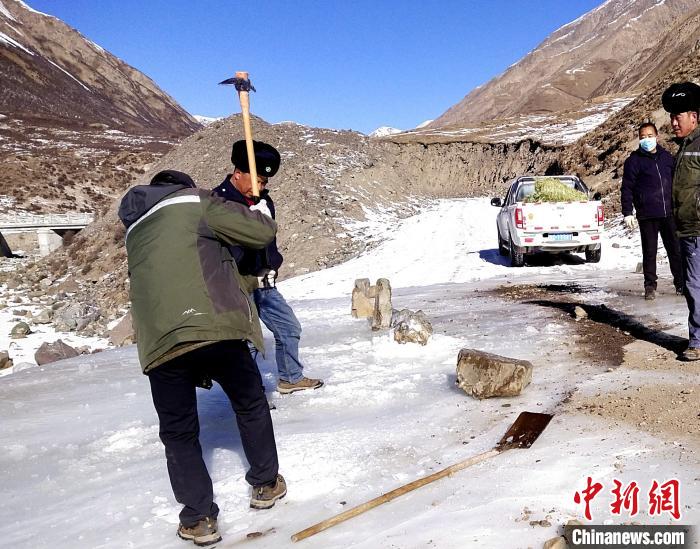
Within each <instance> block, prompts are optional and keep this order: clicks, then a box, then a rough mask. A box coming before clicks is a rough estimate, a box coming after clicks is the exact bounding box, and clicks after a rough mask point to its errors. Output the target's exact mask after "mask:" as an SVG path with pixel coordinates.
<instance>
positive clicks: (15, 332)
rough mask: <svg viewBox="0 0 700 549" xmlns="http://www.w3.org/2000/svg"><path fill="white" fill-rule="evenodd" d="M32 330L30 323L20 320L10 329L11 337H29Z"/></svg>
mask: <svg viewBox="0 0 700 549" xmlns="http://www.w3.org/2000/svg"><path fill="white" fill-rule="evenodd" d="M31 333H32V330H31V328H30V327H29V324H27V323H26V322H18V323H17V324H15V325H14V326H13V328H12V330H11V331H10V337H11V338H12V339H22V338H23V337H27V335H29V334H31Z"/></svg>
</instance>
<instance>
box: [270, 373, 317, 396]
mask: <svg viewBox="0 0 700 549" xmlns="http://www.w3.org/2000/svg"><path fill="white" fill-rule="evenodd" d="M322 385H323V381H322V380H320V379H311V378H308V377H302V378H301V379H300V380H299V381H297V382H296V383H289V381H282V380H281V379H280V380H279V381H278V382H277V390H278V391H279V393H280V394H282V395H288V394H289V393H294V392H296V391H303V390H305V389H318V388H319V387H321V386H322Z"/></svg>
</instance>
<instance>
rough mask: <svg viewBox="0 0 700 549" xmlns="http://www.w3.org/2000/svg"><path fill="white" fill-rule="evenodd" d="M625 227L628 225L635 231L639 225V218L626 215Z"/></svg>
mask: <svg viewBox="0 0 700 549" xmlns="http://www.w3.org/2000/svg"><path fill="white" fill-rule="evenodd" d="M624 222H625V227H627V228H628V229H629V230H630V231H633V230H634V229H636V228H637V227H638V226H639V223H637V218H636V217H634V216H633V215H626V216H625V219H624Z"/></svg>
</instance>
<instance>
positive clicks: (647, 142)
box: [639, 137, 656, 152]
mask: <svg viewBox="0 0 700 549" xmlns="http://www.w3.org/2000/svg"><path fill="white" fill-rule="evenodd" d="M639 146H640V147H641V148H642V149H643V150H645V151H647V152H651V151H653V150H654V149H655V148H656V137H645V138H644V139H640V140H639Z"/></svg>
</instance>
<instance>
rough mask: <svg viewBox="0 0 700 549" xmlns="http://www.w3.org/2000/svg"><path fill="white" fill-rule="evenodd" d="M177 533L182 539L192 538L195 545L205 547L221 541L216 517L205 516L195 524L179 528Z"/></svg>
mask: <svg viewBox="0 0 700 549" xmlns="http://www.w3.org/2000/svg"><path fill="white" fill-rule="evenodd" d="M177 535H178V536H179V537H181V538H182V539H187V540H192V541H193V542H194V544H195V545H199V546H201V547H204V546H205V545H211V544H212V543H217V542H219V541H221V536H220V535H219V530H218V529H217V527H216V519H213V518H210V517H205V518H203V519H202V520H200V521H199V522H198V523H197V524H195V525H194V526H183V525H182V524H180V526H178V528H177Z"/></svg>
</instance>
